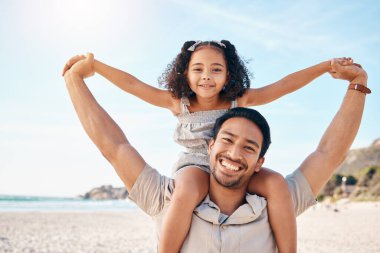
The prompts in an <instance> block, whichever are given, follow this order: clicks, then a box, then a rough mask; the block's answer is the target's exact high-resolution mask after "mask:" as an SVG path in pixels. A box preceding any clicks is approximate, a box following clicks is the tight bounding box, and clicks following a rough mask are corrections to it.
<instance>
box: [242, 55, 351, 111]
mask: <svg viewBox="0 0 380 253" xmlns="http://www.w3.org/2000/svg"><path fill="white" fill-rule="evenodd" d="M334 60H336V61H338V62H339V63H340V64H342V65H350V64H352V59H351V58H337V59H334ZM330 71H331V61H324V62H321V63H319V64H317V65H314V66H311V67H309V68H306V69H303V70H300V71H297V72H294V73H292V74H290V75H287V76H285V77H284V78H282V79H281V80H279V81H277V82H275V83H272V84H269V85H266V86H264V87H261V88H255V89H249V90H247V91H246V93H245V94H244V95H243V97H241V98H240V99H239V100H238V105H239V106H242V107H248V106H254V105H262V104H267V103H270V102H272V101H274V100H276V99H278V98H280V97H282V96H284V95H286V94H289V93H291V92H294V91H296V90H298V89H300V88H302V87H304V86H305V85H307V84H308V83H310V82H311V81H313V80H314V79H315V78H317V77H319V76H321V75H322V74H324V73H326V72H330Z"/></svg>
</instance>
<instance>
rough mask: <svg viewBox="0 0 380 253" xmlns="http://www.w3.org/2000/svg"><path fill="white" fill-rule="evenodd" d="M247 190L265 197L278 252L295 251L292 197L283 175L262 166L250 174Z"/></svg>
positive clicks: (292, 252) (295, 226) (294, 221)
mask: <svg viewBox="0 0 380 253" xmlns="http://www.w3.org/2000/svg"><path fill="white" fill-rule="evenodd" d="M248 192H249V193H255V194H258V195H260V196H263V197H265V198H266V199H267V203H268V215H269V222H270V225H271V227H272V230H273V233H274V237H275V239H276V243H277V247H278V250H279V252H280V253H288V252H291V253H295V252H297V225H296V217H295V213H294V207H293V202H292V198H291V195H290V192H289V188H288V184H287V183H286V181H285V179H284V177H283V176H282V175H281V174H279V173H277V172H274V171H272V170H269V169H266V168H263V169H261V170H260V172H259V173H257V174H255V175H254V176H252V179H251V181H250V182H249V185H248Z"/></svg>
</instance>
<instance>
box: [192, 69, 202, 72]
mask: <svg viewBox="0 0 380 253" xmlns="http://www.w3.org/2000/svg"><path fill="white" fill-rule="evenodd" d="M193 71H195V72H200V71H202V69H199V68H198V69H193Z"/></svg>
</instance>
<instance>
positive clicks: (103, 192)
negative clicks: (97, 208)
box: [82, 185, 128, 200]
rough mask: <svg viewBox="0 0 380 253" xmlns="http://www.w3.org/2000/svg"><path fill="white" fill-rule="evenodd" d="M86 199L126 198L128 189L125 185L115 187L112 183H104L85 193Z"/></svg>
mask: <svg viewBox="0 0 380 253" xmlns="http://www.w3.org/2000/svg"><path fill="white" fill-rule="evenodd" d="M82 197H83V198H84V199H96V200H105V199H125V198H126V197H128V191H127V189H126V188H124V187H119V188H114V187H112V185H102V186H100V187H97V188H93V189H92V190H91V191H89V192H87V193H85V194H84V195H83V196H82Z"/></svg>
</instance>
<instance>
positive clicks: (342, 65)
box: [330, 58, 367, 82]
mask: <svg viewBox="0 0 380 253" xmlns="http://www.w3.org/2000/svg"><path fill="white" fill-rule="evenodd" d="M330 74H331V76H332V77H333V78H336V79H342V80H347V81H349V82H351V81H352V80H354V79H356V78H358V77H360V78H362V79H367V73H366V72H365V70H364V69H363V68H362V66H361V65H360V64H357V63H354V62H353V60H352V59H351V58H349V60H347V58H336V59H332V60H331V71H330Z"/></svg>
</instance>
